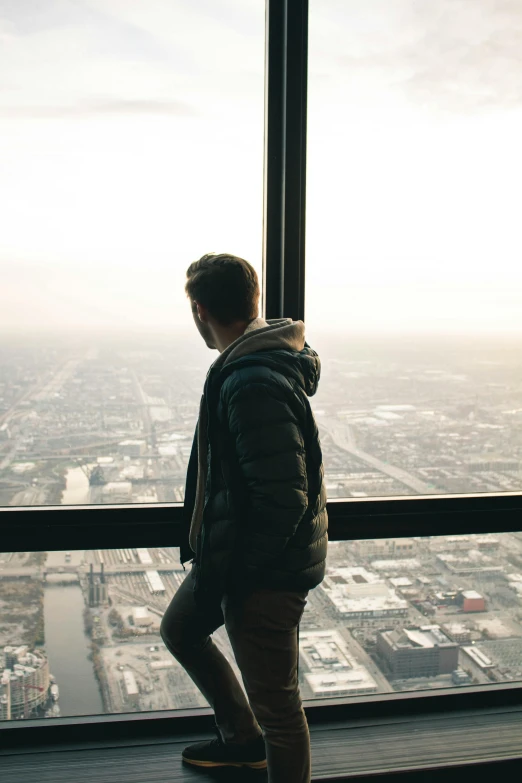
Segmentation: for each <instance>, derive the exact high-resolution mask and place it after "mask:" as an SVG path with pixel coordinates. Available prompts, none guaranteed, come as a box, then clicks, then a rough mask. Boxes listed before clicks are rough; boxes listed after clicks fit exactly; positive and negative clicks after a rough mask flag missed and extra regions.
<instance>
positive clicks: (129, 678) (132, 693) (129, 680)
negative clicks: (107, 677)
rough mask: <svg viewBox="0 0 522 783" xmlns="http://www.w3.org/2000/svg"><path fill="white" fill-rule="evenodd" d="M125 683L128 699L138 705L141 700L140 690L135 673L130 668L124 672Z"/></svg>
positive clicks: (130, 702)
mask: <svg viewBox="0 0 522 783" xmlns="http://www.w3.org/2000/svg"><path fill="white" fill-rule="evenodd" d="M123 685H124V688H125V696H126V698H127V701H128V702H129V704H132V705H133V706H137V705H138V704H139V700H140V690H139V688H138V685H137V683H136V678H135V676H134V674H133V673H132V672H131V671H129V670H128V669H126V670H125V671H124V672H123Z"/></svg>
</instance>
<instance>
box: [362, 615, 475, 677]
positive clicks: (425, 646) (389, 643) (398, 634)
mask: <svg viewBox="0 0 522 783" xmlns="http://www.w3.org/2000/svg"><path fill="white" fill-rule="evenodd" d="M377 651H378V653H379V656H380V657H381V659H382V660H383V661H384V662H385V663H386V664H387V666H388V668H389V670H390V672H391V676H392V678H393V679H394V680H402V679H408V678H410V677H435V676H437V675H439V674H449V673H451V672H453V671H455V669H457V668H458V658H459V647H458V645H457V644H456V643H455V642H453V641H451V639H449V638H448V637H447V636H446V634H445V633H444V632H443V631H442V630H441V629H440V627H439V626H438V625H426V626H421V627H415V628H413V627H412V628H400V629H396V630H393V631H381V632H380V633H378V634H377Z"/></svg>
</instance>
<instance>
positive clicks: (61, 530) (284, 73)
mask: <svg viewBox="0 0 522 783" xmlns="http://www.w3.org/2000/svg"><path fill="white" fill-rule="evenodd" d="M266 52H267V56H266V88H265V89H266V96H265V107H266V112H265V182H264V232H263V233H264V247H263V259H264V260H263V271H264V293H263V300H264V312H265V315H266V317H267V318H277V317H281V316H287V317H291V318H293V319H303V318H304V308H305V197H306V102H307V67H308V62H307V55H308V0H267V13H266ZM328 509H329V516H330V539H331V540H344V541H349V540H356V539H363V538H384V537H388V536H393V537H402V536H412V535H413V536H424V535H426V536H429V535H445V534H446V535H447V534H466V533H482V532H487V533H490V532H494V533H500V532H512V531H520V530H522V494H517V493H509V494H505V493H503V494H496V495H494V494H488V495H486V494H484V495H467V496H432V497H419V498H417V497H408V498H382V499H374V498H372V499H367V500H364V501H361V500H335V501H331V502H330V503H329V504H328ZM181 515H182V506H181V505H179V504H178V505H167V504H155V505H139V506H137V505H133V506H121V505H119V506H83V507H78V506H77V507H71V506H69V507H63V506H58V507H53V506H46V507H43V508H39V507H31V508H27V507H26V508H6V509H0V534H1V536H2V543H3V546H2V548H3V549H4V550H5V551H42V550H52V549H58V550H60V549H61V550H72V549H84V548H87V549H110V548H118V547H121V546H122V545H124V546H126V547H138V546H145V547H150V546H178V545H179V542H180V531H181ZM520 703H522V688H520V687H518V686H515V685H512V684H509V683H507V684H506V683H502V684H498V685H484V686H479V687H464V688H462V689H460V690H458V691H455V690H451V691H424V692H420V693H408V694H376V695H375V696H360V697H354V698H352V699H350V701H349V702H346V701H345V700H333V699H332V700H322V701H319V700H318V701H316V702H314V703H313V704H310V705H307V707H306V710H307V714H308V717H309V720H310V721H311V722H322V721H331V720H341V719H342V720H345V719H350V717H354V716H358V717H361V716H372V717H375V715H376V714H377V712H378V714H379V716H392V715H393V716H397V715H404V714H408V713H410V714H411V713H412V712H436V711H446V710H450V709H451V710H455V709H459V710H460V709H462V710H465V709H475V708H495V707H496V708H498V707H503V708H509V707H510V706H517V705H520ZM174 726H175V727H177V728H176V731H183V732H186V731H191V730H206V729H207V728H210V727H211V718H210V712H209V711H208V710H191V711H175V712H169V711H166V712H164V713H131V714H121V715H96V716H81V717H74V718H64V719H55V720H53V721H32V720H30V721H27V722H24V724H23V725H21V724H20V723H19V722H18V721H16V722H10V723H5V724H4V725H3V726H2V728H1V731H2V732H3V734H2V739H5V741H6V743H8V744H9V745H13V746H14V745H17V744H18V745H20V744H23V745H26V744H33V743H36V744H39V743H42V742H47V741H48V740H52V741H60V742H64V743H67V742H78V741H79V739H80V738H81V739H82V740H83V741H85V740H88V739H92V740H93V741H96V740H97V738H102V737H103V738H106V737H107V732H108V733H109V734H111V733H112V734H113V736H117V734H118V732H121V730H122V727H123V728H124V729H125V732H126V733H129V732H130V734H132V733H133V732H134V733H136V732H145V733H147V732H150V733H151V734H152V733H158V732H162V731H168V732H169V733H172V731H173V727H174Z"/></svg>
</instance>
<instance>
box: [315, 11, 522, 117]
mask: <svg viewBox="0 0 522 783" xmlns="http://www.w3.org/2000/svg"><path fill="white" fill-rule="evenodd" d="M355 6H357V8H358V13H359V19H358V20H357V22H356V27H355V29H353V27H354V25H351V27H352V30H351V31H350V25H349V24H348V22H349V21H350V19H349V14H350V13H351V14H354V12H355ZM377 11H378V12H379V13H377ZM361 15H362V18H361ZM343 17H344V18H341V17H338V18H337V24H338V25H340V29H341V30H342V31H343V34H344V40H343V38H342V37H340V38H339V41H338V45H337V57H335V55H334V56H333V58H332V57H331V54H330V58H331V59H330V72H331V74H332V77H333V75H334V69H335V68H339V66H341V68H342V71H343V74H344V79H345V81H346V83H347V85H348V87H349V88H350V87H352V88H354V89H355V86H356V85H357V83H361V82H365V83H367V85H368V90H367V92H369V93H370V94H371V92H372V91H373V90H374V89H376V90H378V91H382V90H383V89H384V90H385V91H386V92H387V93H388V94H390V93H393V94H395V95H396V96H401V97H402V98H403V99H405V100H406V101H407V102H408V103H412V104H415V105H416V106H418V105H419V104H421V105H423V106H425V107H428V108H432V109H433V108H434V109H436V110H440V111H449V112H455V113H464V114H465V113H473V112H480V111H483V110H490V109H491V108H494V107H498V108H512V107H517V106H522V3H521V2H520V0H473V1H471V0H437V2H436V3H424V2H422V3H419V2H417V0H395V2H386V3H378V8H376V7H375V6H374V5H373V4H371V7H370V6H366V5H364V6H363V4H362V3H361V4H359V3H350V4H349V5H347V6H346V12H345V11H344V10H343ZM312 35H313V32H312ZM331 52H332V50H331ZM362 94H363V96H364V95H365V91H364V90H363V91H362Z"/></svg>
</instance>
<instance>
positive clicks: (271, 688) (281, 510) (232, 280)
mask: <svg viewBox="0 0 522 783" xmlns="http://www.w3.org/2000/svg"><path fill="white" fill-rule="evenodd" d="M186 291H187V294H188V297H189V299H190V302H191V306H192V313H193V316H194V320H195V322H196V326H197V328H198V330H199V332H200V333H201V336H202V337H203V339H204V340H205V342H206V344H207V345H208V347H209V348H213V349H217V350H218V351H219V352H220V356H219V357H218V359H217V360H216V361H215V362H214V364H213V365H212V366H211V368H210V370H209V372H208V375H207V379H206V381H205V387H204V392H203V397H202V399H201V406H200V414H199V421H198V426H197V429H196V436H195V438H194V445H193V448H192V455H191V458H190V462H189V467H188V473H187V485H186V490H185V534H184V535H185V541H184V543H183V545H182V547H181V562H182V563H185V562H187V561H189V560H192V569H191V571H190V573H189V574H188V575H187V577H186V578H185V580H184V582H183V584H182V585H181V586H180V588H179V589H178V591H177V593H176V595H175V596H174V598H173V600H172V603H171V604H170V606H169V608H168V609H167V611H166V613H165V616H164V617H163V620H162V624H161V635H162V638H163V641H164V642H165V645H166V646H167V648H168V649H169V650H170V652H171V653H172V654H173V655H174V657H175V658H176V659H177V660H178V661H179V662H180V663H181V664H182V666H183V667H184V668H185V670H186V671H187V672H188V674H189V675H190V677H191V678H192V679H193V681H194V682H195V684H196V685H197V686H198V688H199V689H200V690H201V692H202V693H203V695H204V696H205V698H206V699H207V700H208V702H209V704H210V705H211V706H212V708H213V710H214V712H215V718H216V724H217V729H218V731H217V739H216V740H212V741H209V742H200V743H197V744H195V745H192V746H189V747H188V748H185V750H184V751H183V760H184V761H185V762H187V763H190V764H194V765H196V766H201V767H214V766H234V767H241V766H245V767H251V768H253V769H264V768H265V767H267V766H268V779H269V781H270V783H308V781H309V780H310V738H309V734H308V727H307V723H306V717H305V714H304V711H303V708H302V705H301V699H300V694H299V685H298V671H297V669H298V660H299V649H298V625H299V621H300V619H301V616H302V614H303V611H304V607H305V604H306V597H307V593H308V591H309V590H310V589H312V588H313V587H316V586H317V585H318V584H319V583H320V582H321V580H322V579H323V576H324V570H325V560H326V550H327V514H326V494H325V489H324V485H323V467H322V455H321V448H320V444H319V436H318V431H317V426H316V424H315V421H314V417H313V414H312V411H311V408H310V404H309V402H308V397H309V396H311V395H312V394H314V393H315V391H316V389H317V384H318V381H319V374H320V362H319V358H318V356H317V354H316V353H315V352H314V351H312V350H311V349H310V348H309V347H308V346H307V344H306V343H305V340H304V324H303V323H302V321H297V322H293V321H292V320H290V319H280V320H277V321H268V322H267V321H264V320H263V319H262V318H259V317H258V305H259V284H258V280H257V275H256V272H255V270H254V269H253V268H252V267H251V266H250V264H248V263H247V262H246V261H244V260H243V259H241V258H237V257H235V256H230V255H213V254H209V255H205V256H203V257H202V258H201V259H200V260H199V261H196V262H194V263H193V264H191V265H190V267H189V268H188V271H187V283H186ZM223 624H224V625H225V627H226V630H227V633H228V636H229V638H230V642H231V645H232V648H233V650H234V655H235V658H236V662H237V665H238V667H239V669H240V671H241V675H242V678H243V683H244V686H245V690H246V693H247V696H248V700H247V698H246V697H245V693H244V691H243V689H242V688H241V686H240V684H239V682H238V681H237V679H236V677H235V675H234V673H233V671H232V669H231V667H230V665H229V663H228V662H227V660H226V658H225V657H224V656H223V654H222V653H221V652H220V651H219V649H218V648H217V646H216V645H215V644H214V643H213V641H212V639H211V634H212V633H213V632H214V631H215V630H216V629H217V628H219V627H220V626H222V625H223ZM265 743H266V746H265ZM265 747H266V750H265Z"/></svg>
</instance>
